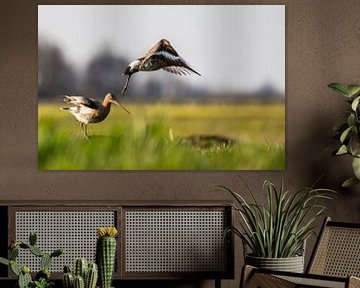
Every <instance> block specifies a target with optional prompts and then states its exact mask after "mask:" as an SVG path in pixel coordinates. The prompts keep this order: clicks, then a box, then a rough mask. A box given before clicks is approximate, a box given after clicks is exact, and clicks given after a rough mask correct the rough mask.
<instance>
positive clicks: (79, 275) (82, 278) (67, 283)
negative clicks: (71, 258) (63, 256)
mask: <svg viewBox="0 0 360 288" xmlns="http://www.w3.org/2000/svg"><path fill="white" fill-rule="evenodd" d="M97 279H98V267H97V264H96V263H92V262H90V263H88V261H87V260H86V259H85V258H79V259H76V261H75V264H74V272H73V273H72V272H71V269H70V267H68V266H65V267H64V273H63V287H64V288H95V287H96V282H97Z"/></svg>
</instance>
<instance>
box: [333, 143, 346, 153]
mask: <svg viewBox="0 0 360 288" xmlns="http://www.w3.org/2000/svg"><path fill="white" fill-rule="evenodd" d="M347 153H348V150H347V148H346V145H341V147H340V148H339V150H338V151H337V152H336V154H335V155H344V154H347Z"/></svg>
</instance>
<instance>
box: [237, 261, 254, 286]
mask: <svg viewBox="0 0 360 288" xmlns="http://www.w3.org/2000/svg"><path fill="white" fill-rule="evenodd" d="M253 271H254V267H252V266H250V265H244V267H243V268H242V271H241V278H240V285H239V288H246V287H248V285H249V283H250V280H251V276H252V274H253Z"/></svg>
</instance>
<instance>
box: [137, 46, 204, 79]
mask: <svg viewBox="0 0 360 288" xmlns="http://www.w3.org/2000/svg"><path fill="white" fill-rule="evenodd" d="M147 61H151V62H156V63H157V65H156V66H157V67H162V68H163V69H164V70H165V71H168V72H170V73H174V74H176V75H186V74H190V73H191V72H192V73H195V74H197V75H199V76H201V75H200V73H198V72H196V71H195V70H194V69H193V68H191V67H190V65H189V64H188V63H187V62H186V61H185V60H184V59H183V58H182V57H181V56H180V55H179V54H178V53H177V52H176V50H175V49H174V47H172V46H171V44H170V42H169V41H168V40H166V39H162V40H160V41H159V42H158V43H157V44H156V45H155V46H154V47H152V48H151V49H150V50H149V52H147V53H146V54H145V56H144V57H143V60H142V62H143V63H145V62H147Z"/></svg>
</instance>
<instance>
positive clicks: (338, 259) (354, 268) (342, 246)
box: [307, 218, 360, 277]
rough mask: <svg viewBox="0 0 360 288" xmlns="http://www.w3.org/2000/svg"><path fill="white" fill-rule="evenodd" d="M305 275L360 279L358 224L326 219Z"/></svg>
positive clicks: (359, 224) (359, 227)
mask: <svg viewBox="0 0 360 288" xmlns="http://www.w3.org/2000/svg"><path fill="white" fill-rule="evenodd" d="M307 273H311V274H318V275H329V276H344V277H347V276H356V277H360V223H342V222H334V221H331V219H330V218H326V219H325V222H324V224H323V226H322V229H321V232H320V235H319V238H318V241H317V243H316V245H315V249H314V252H313V255H312V256H311V259H310V262H309V266H308V269H307Z"/></svg>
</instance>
